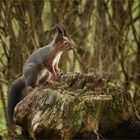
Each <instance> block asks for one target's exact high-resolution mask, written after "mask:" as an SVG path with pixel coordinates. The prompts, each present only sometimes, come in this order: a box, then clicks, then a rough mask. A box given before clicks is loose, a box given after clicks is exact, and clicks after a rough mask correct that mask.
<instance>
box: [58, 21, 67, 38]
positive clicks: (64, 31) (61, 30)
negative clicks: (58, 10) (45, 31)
mask: <svg viewBox="0 0 140 140" xmlns="http://www.w3.org/2000/svg"><path fill="white" fill-rule="evenodd" d="M56 28H57V32H58V34H61V35H63V36H66V29H65V27H64V26H63V25H62V24H57V25H56Z"/></svg>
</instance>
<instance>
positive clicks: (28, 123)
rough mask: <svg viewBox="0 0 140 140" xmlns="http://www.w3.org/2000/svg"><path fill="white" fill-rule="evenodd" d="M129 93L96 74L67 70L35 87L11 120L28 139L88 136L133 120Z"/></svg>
mask: <svg viewBox="0 0 140 140" xmlns="http://www.w3.org/2000/svg"><path fill="white" fill-rule="evenodd" d="M131 101H132V100H131V98H130V96H129V93H127V92H125V91H124V90H123V89H121V88H120V87H118V86H116V85H114V84H111V83H107V82H106V81H105V80H103V79H101V78H100V77H99V76H97V75H93V74H85V75H84V74H80V73H73V74H72V73H67V74H63V75H61V76H60V77H59V78H58V80H57V82H54V84H53V85H45V86H40V87H37V88H35V89H34V90H33V91H32V92H31V93H30V94H28V96H26V97H25V98H24V99H23V100H22V101H21V102H20V103H18V104H17V106H16V108H15V114H14V120H15V122H16V123H17V124H18V125H20V126H21V127H22V128H23V130H24V131H27V132H28V133H29V135H30V137H31V138H33V139H37V138H62V139H70V138H92V137H93V136H97V138H99V133H104V132H107V131H109V130H112V129H114V128H116V127H117V126H118V125H119V124H120V123H123V122H126V121H132V118H133V120H134V119H135V113H134V110H133V104H132V102H131Z"/></svg>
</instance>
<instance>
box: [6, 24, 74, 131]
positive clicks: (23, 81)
mask: <svg viewBox="0 0 140 140" xmlns="http://www.w3.org/2000/svg"><path fill="white" fill-rule="evenodd" d="M56 28H57V34H56V35H55V36H54V38H53V40H52V42H51V43H50V44H48V45H47V46H44V47H42V48H39V49H37V50H36V51H34V52H33V53H32V54H31V56H30V57H29V58H28V59H27V61H26V62H25V64H24V66H23V75H22V76H21V77H19V78H18V79H17V80H16V81H14V83H13V84H12V86H11V89H10V92H9V97H8V121H9V126H10V128H14V122H13V114H14V108H15V106H16V104H17V103H18V102H19V101H20V100H21V99H23V98H24V97H25V96H26V94H27V93H28V92H29V89H28V88H30V87H32V88H34V87H36V86H37V85H38V84H39V83H40V82H45V81H49V80H50V79H51V77H52V78H53V79H54V80H56V78H57V75H58V74H59V72H60V69H59V68H58V63H59V60H60V57H61V54H62V53H63V52H65V51H69V50H71V49H72V45H71V41H70V40H69V39H68V37H67V35H66V30H65V28H64V27H63V26H60V25H57V26H56Z"/></svg>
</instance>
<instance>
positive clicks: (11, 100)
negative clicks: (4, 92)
mask: <svg viewBox="0 0 140 140" xmlns="http://www.w3.org/2000/svg"><path fill="white" fill-rule="evenodd" d="M24 88H25V82H24V79H23V76H21V77H19V78H18V79H17V80H16V81H15V82H14V83H13V85H12V86H11V89H10V92H9V95H8V123H9V127H10V129H14V126H15V125H14V122H13V114H14V108H15V106H16V104H17V103H18V102H19V101H20V100H21V98H22V91H23V90H24Z"/></svg>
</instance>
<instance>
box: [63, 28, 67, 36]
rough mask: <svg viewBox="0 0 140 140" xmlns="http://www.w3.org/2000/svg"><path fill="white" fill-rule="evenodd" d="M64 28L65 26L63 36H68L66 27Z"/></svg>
mask: <svg viewBox="0 0 140 140" xmlns="http://www.w3.org/2000/svg"><path fill="white" fill-rule="evenodd" d="M62 28H63V36H67V34H66V29H65V27H64V26H62Z"/></svg>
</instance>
